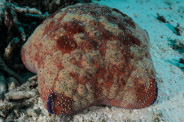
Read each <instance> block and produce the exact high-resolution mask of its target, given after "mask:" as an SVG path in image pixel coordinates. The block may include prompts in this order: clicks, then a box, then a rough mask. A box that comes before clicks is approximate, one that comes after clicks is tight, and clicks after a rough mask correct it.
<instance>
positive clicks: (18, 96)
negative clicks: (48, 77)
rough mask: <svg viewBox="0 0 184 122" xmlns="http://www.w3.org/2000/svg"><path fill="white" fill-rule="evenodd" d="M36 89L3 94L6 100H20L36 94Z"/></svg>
mask: <svg viewBox="0 0 184 122" xmlns="http://www.w3.org/2000/svg"><path fill="white" fill-rule="evenodd" d="M36 94H37V93H36V91H33V90H32V91H12V92H8V93H6V94H5V98H6V99H7V100H21V99H27V98H32V97H34V96H36Z"/></svg>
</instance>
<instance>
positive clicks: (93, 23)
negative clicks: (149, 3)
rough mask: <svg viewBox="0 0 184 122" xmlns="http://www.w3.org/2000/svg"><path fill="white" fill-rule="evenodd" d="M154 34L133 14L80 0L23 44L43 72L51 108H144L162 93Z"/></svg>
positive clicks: (27, 60) (31, 63) (31, 65)
mask: <svg viewBox="0 0 184 122" xmlns="http://www.w3.org/2000/svg"><path fill="white" fill-rule="evenodd" d="M148 42H149V39H148V35H147V33H146V32H145V31H143V30H142V29H140V27H139V26H138V25H136V24H135V23H134V22H133V21H132V19H131V18H129V17H128V16H127V15H125V14H123V13H121V12H120V11H119V10H117V9H112V8H109V7H107V6H100V5H98V4H77V5H75V6H69V7H67V8H64V9H61V10H60V11H58V12H57V13H55V14H53V15H51V16H50V17H49V18H47V19H46V20H45V21H44V22H43V23H42V24H41V25H40V26H39V27H37V29H36V30H35V31H34V33H33V34H32V36H31V37H30V38H29V40H28V41H27V42H26V44H25V45H24V46H23V48H22V60H23V62H24V64H25V65H26V67H27V68H28V69H29V70H30V71H32V72H34V73H37V74H38V80H39V91H40V95H41V98H42V100H43V101H44V104H45V107H46V108H47V109H48V111H49V112H50V113H54V114H72V113H74V112H76V111H79V110H82V109H84V108H87V107H89V106H92V105H100V104H105V105H110V106H116V107H122V108H128V109H129V108H131V109H134V108H143V107H147V106H149V105H150V104H152V103H153V102H154V101H155V99H156V96H157V86H156V82H155V70H154V66H153V63H152V60H151V57H150V54H149V46H148V45H149V43H148Z"/></svg>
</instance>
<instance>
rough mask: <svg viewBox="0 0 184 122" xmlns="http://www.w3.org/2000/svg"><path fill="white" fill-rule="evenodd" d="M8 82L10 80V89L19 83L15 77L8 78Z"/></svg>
mask: <svg viewBox="0 0 184 122" xmlns="http://www.w3.org/2000/svg"><path fill="white" fill-rule="evenodd" d="M7 82H8V91H11V90H12V89H15V88H16V87H17V85H18V81H17V80H16V79H15V78H13V77H9V78H7Z"/></svg>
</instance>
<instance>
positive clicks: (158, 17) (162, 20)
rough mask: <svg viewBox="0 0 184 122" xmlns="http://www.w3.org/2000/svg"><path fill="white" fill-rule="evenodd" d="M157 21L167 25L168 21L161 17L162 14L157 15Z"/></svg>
mask: <svg viewBox="0 0 184 122" xmlns="http://www.w3.org/2000/svg"><path fill="white" fill-rule="evenodd" d="M157 19H158V20H159V21H161V22H163V23H167V20H166V19H165V17H164V16H161V15H160V14H158V13H157Z"/></svg>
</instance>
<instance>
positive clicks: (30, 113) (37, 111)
mask: <svg viewBox="0 0 184 122" xmlns="http://www.w3.org/2000/svg"><path fill="white" fill-rule="evenodd" d="M40 114H41V110H40V109H33V108H29V109H27V115H28V116H32V117H38V116H39V115H40Z"/></svg>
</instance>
